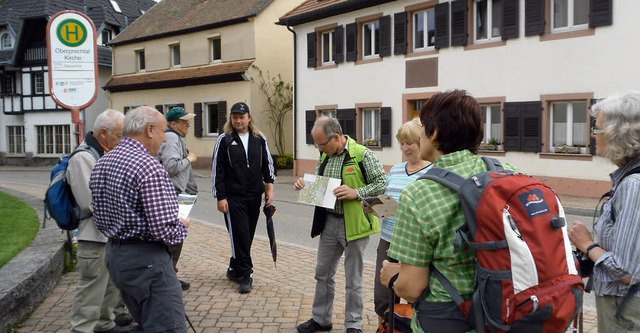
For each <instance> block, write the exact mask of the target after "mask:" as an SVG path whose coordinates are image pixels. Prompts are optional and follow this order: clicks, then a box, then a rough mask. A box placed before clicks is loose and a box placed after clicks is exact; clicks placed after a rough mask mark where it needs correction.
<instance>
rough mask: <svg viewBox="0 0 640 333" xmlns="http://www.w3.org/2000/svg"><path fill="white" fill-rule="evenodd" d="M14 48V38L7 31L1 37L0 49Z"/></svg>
mask: <svg viewBox="0 0 640 333" xmlns="http://www.w3.org/2000/svg"><path fill="white" fill-rule="evenodd" d="M10 48H13V40H12V39H11V35H10V34H9V33H7V32H5V33H3V34H2V37H0V49H2V50H5V49H10Z"/></svg>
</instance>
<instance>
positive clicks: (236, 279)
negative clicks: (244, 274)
mask: <svg viewBox="0 0 640 333" xmlns="http://www.w3.org/2000/svg"><path fill="white" fill-rule="evenodd" d="M227 279H229V280H231V281H233V282H235V283H237V284H240V282H242V278H239V277H237V276H236V275H235V274H234V273H233V270H230V269H227Z"/></svg>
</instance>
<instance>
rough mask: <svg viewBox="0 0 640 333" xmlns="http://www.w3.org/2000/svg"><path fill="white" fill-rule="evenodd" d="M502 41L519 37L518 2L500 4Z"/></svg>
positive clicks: (512, 0)
mask: <svg viewBox="0 0 640 333" xmlns="http://www.w3.org/2000/svg"><path fill="white" fill-rule="evenodd" d="M502 6H503V8H502V39H503V40H507V39H511V38H518V36H519V35H520V19H519V18H520V0H504V2H503V4H502Z"/></svg>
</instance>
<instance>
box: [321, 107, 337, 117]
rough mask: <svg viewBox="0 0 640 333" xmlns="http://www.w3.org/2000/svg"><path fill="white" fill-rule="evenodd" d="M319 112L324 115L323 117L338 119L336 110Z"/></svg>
mask: <svg viewBox="0 0 640 333" xmlns="http://www.w3.org/2000/svg"><path fill="white" fill-rule="evenodd" d="M319 112H320V115H323V116H327V117H331V118H335V117H336V109H326V110H319Z"/></svg>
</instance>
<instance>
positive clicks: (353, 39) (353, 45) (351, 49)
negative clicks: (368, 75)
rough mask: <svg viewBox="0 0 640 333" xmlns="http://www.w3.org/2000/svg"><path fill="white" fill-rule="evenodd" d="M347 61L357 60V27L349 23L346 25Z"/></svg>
mask: <svg viewBox="0 0 640 333" xmlns="http://www.w3.org/2000/svg"><path fill="white" fill-rule="evenodd" d="M345 29H346V39H347V43H346V47H347V50H346V51H347V61H356V60H358V25H357V24H356V23H349V24H347V25H346V28H345Z"/></svg>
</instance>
